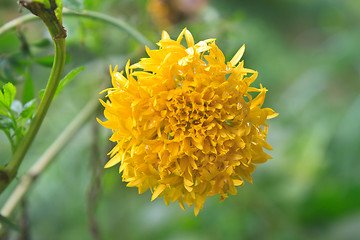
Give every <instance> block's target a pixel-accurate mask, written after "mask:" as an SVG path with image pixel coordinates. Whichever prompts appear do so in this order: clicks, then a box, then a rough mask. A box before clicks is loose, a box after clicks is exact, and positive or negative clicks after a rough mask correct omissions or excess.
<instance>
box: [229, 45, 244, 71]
mask: <svg viewBox="0 0 360 240" xmlns="http://www.w3.org/2000/svg"><path fill="white" fill-rule="evenodd" d="M244 52H245V44H244V45H242V47H241V48H240V49H239V51H237V53H236V54H235V55H234V57H233V58H232V59H231V61H230V64H231V66H235V65H236V64H237V63H238V62H239V61H240V59H241V58H242V56H243V55H244Z"/></svg>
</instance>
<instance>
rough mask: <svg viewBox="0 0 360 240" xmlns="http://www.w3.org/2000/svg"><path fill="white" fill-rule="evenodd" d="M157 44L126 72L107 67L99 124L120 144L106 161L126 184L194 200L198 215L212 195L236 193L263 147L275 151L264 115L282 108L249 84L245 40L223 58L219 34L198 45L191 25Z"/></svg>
mask: <svg viewBox="0 0 360 240" xmlns="http://www.w3.org/2000/svg"><path fill="white" fill-rule="evenodd" d="M183 37H185V39H186V43H187V47H184V46H183V45H182V44H181V40H182V39H183ZM158 45H159V47H160V48H159V49H158V50H150V49H148V48H146V51H147V53H148V55H149V58H143V59H141V60H140V62H138V63H136V64H134V65H132V66H130V63H129V62H128V63H127V65H126V68H125V72H126V75H124V73H123V72H120V73H119V72H117V67H115V70H114V71H112V70H111V68H110V72H111V76H112V84H113V87H112V88H110V89H107V90H106V91H107V93H108V94H107V97H108V98H109V100H108V101H107V102H103V101H101V102H102V104H103V106H104V107H105V110H104V115H105V117H106V118H107V121H105V122H101V124H102V125H103V126H104V127H107V128H109V129H112V133H113V134H112V136H111V138H110V140H111V141H113V142H116V143H117V144H116V146H115V147H114V148H113V150H112V151H111V152H110V153H109V154H110V157H111V159H110V161H109V162H108V163H107V164H106V166H105V167H106V168H108V167H112V166H114V165H116V164H118V163H120V170H119V171H120V173H121V172H122V178H123V181H125V182H128V184H127V186H128V187H138V189H139V193H143V192H145V191H146V190H147V189H150V190H151V191H152V193H153V194H152V200H154V199H155V198H157V197H163V198H164V200H165V203H166V204H169V203H170V202H174V201H178V202H179V204H180V206H181V208H183V209H185V207H184V203H186V204H188V205H189V206H191V205H194V204H195V208H194V210H195V215H197V214H198V212H199V210H200V209H202V208H203V204H204V202H205V199H206V198H207V197H210V196H213V195H217V194H220V200H223V199H224V198H226V197H227V196H228V193H230V194H236V188H235V187H236V186H242V185H243V184H244V180H247V181H249V182H252V179H251V174H252V172H253V171H254V169H255V168H256V164H259V163H264V162H265V161H267V160H268V159H269V158H271V157H270V156H269V155H268V154H267V153H265V152H264V150H263V148H266V149H269V150H270V149H271V146H270V145H269V144H268V143H267V142H266V141H265V139H266V136H267V130H268V124H267V123H266V120H267V119H270V118H273V117H275V116H277V113H275V112H274V111H273V110H272V109H270V108H261V107H262V104H263V102H264V99H265V94H266V91H267V90H266V89H265V88H263V87H262V86H261V85H260V88H255V87H250V84H251V83H252V82H253V81H254V80H255V79H256V77H257V75H258V74H257V72H256V71H254V70H251V69H247V68H244V61H241V62H239V61H240V59H241V57H242V55H243V53H244V50H245V46H242V47H241V48H240V50H239V51H238V52H237V53H236V54H235V56H234V57H233V58H232V59H231V61H230V62H227V63H225V57H224V55H223V53H222V52H221V50H220V49H219V48H218V47H217V46H216V44H215V39H208V40H204V41H200V42H198V43H196V44H195V42H194V39H193V37H192V35H191V33H190V32H189V31H188V30H186V29H184V30H183V31H182V32H181V34H180V35H179V37H178V38H177V40H172V39H170V37H169V35H168V34H167V33H166V32H165V31H164V32H163V34H162V38H161V40H160V42H159V43H158ZM139 69H142V70H139ZM250 92H254V93H255V95H256V96H255V97H253V95H254V94H250Z"/></svg>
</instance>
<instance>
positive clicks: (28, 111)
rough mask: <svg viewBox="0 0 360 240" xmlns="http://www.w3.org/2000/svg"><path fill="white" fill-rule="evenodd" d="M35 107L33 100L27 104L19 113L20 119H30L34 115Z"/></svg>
mask: <svg viewBox="0 0 360 240" xmlns="http://www.w3.org/2000/svg"><path fill="white" fill-rule="evenodd" d="M35 107H36V101H35V99H33V100H31V101H29V102H27V103H26V104H25V105H24V108H23V111H22V112H21V113H20V117H22V118H23V119H28V118H31V117H32V115H33V113H34V110H35Z"/></svg>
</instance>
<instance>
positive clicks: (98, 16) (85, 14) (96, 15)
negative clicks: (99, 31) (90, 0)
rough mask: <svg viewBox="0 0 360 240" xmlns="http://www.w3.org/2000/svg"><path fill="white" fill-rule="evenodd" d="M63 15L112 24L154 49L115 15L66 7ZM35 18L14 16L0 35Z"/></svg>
mask: <svg viewBox="0 0 360 240" xmlns="http://www.w3.org/2000/svg"><path fill="white" fill-rule="evenodd" d="M63 16H64V17H66V16H73V17H74V16H75V17H82V18H88V19H93V20H98V21H102V22H104V23H107V24H110V25H113V26H115V27H116V28H118V29H120V30H123V31H125V32H126V33H128V34H129V36H131V37H132V38H134V39H135V40H136V41H137V42H138V43H140V44H141V45H146V46H148V47H149V48H150V49H154V44H153V43H152V42H150V41H149V40H148V39H147V38H146V37H145V36H144V35H142V34H141V33H140V32H139V31H138V30H136V29H135V28H134V27H132V26H131V25H130V24H128V23H127V22H125V21H123V20H121V19H118V18H115V17H110V16H108V15H105V14H103V13H100V12H94V11H89V10H82V11H73V10H70V9H66V8H64V10H63ZM35 20H38V18H37V17H36V16H35V15H32V14H26V15H23V16H21V17H18V18H15V19H14V20H12V21H10V22H7V23H6V24H4V25H3V26H1V27H0V35H2V34H4V33H5V32H7V31H9V30H11V29H14V28H16V27H17V26H19V25H21V24H23V23H27V22H32V21H35Z"/></svg>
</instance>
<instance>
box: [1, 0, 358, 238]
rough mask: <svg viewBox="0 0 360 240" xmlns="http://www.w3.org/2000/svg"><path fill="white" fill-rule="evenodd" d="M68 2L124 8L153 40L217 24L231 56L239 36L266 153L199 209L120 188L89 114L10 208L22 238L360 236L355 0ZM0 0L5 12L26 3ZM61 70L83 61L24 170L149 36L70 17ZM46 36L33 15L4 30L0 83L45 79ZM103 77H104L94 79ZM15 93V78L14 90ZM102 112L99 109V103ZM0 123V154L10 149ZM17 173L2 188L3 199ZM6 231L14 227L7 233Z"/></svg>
mask: <svg viewBox="0 0 360 240" xmlns="http://www.w3.org/2000/svg"><path fill="white" fill-rule="evenodd" d="M64 5H65V7H68V8H70V9H75V10H76V9H88V10H94V11H99V12H102V13H104V14H107V15H110V16H113V17H116V18H120V19H123V20H125V21H126V22H128V23H129V24H131V25H132V26H134V27H135V28H137V29H138V30H139V31H140V32H142V33H143V34H144V35H145V36H146V37H147V38H149V39H150V40H151V41H152V42H154V43H156V42H157V41H158V40H159V38H160V35H161V30H162V29H166V30H168V32H169V33H170V35H171V36H172V37H173V38H175V37H177V35H178V34H179V33H180V31H181V30H182V29H183V28H184V27H185V26H186V27H188V29H189V30H190V31H191V32H192V34H193V35H194V37H195V40H196V41H200V40H203V39H206V38H216V39H217V40H216V41H217V44H218V45H219V47H220V49H222V50H223V52H224V54H225V56H226V59H227V60H230V59H231V57H232V56H233V54H235V53H236V51H237V50H238V49H239V48H240V47H241V46H242V44H244V43H245V44H246V51H245V55H244V59H245V66H246V67H248V68H251V69H255V70H257V71H259V77H258V79H257V81H256V82H255V85H257V86H259V84H260V83H262V84H263V85H264V86H265V87H266V88H268V89H269V92H268V95H267V99H266V103H265V105H266V106H268V107H272V108H273V109H275V111H277V112H279V113H280V115H279V117H277V118H275V119H272V120H269V123H270V130H269V134H268V141H269V143H270V144H271V145H272V146H273V147H274V150H273V151H271V153H270V154H271V155H272V156H273V159H272V160H269V161H268V162H267V163H265V164H262V165H260V166H259V167H258V168H257V169H256V171H255V172H254V174H253V180H254V184H250V183H246V184H245V186H244V187H242V188H239V189H238V194H237V195H236V196H230V197H229V198H228V199H226V200H225V201H224V202H223V203H221V204H219V203H218V200H219V199H218V197H212V198H208V199H207V200H206V203H205V207H204V209H203V210H202V211H200V214H199V215H198V216H197V217H195V216H194V214H193V209H191V208H190V209H187V210H186V211H185V212H184V211H182V210H181V209H180V207H179V206H178V205H177V204H176V203H174V204H171V205H170V206H166V205H165V203H164V202H163V200H162V199H157V200H155V201H154V202H150V199H151V193H150V192H149V191H148V192H146V193H144V194H142V195H138V193H137V189H135V188H126V187H125V185H126V184H124V183H122V181H121V176H120V175H118V169H117V167H113V168H110V169H103V168H102V167H103V165H104V163H105V162H106V161H107V156H106V153H107V152H108V150H109V149H111V144H110V143H109V141H108V137H109V134H110V132H109V131H108V130H106V129H104V128H103V127H101V126H99V124H97V123H96V121H95V115H94V117H93V119H92V120H91V121H89V122H88V123H86V124H84V127H83V128H82V130H81V131H80V132H78V133H77V134H76V136H75V137H74V138H73V139H72V140H71V142H69V144H68V145H67V147H66V148H65V149H64V150H63V151H62V152H61V153H60V154H59V155H58V156H57V157H56V159H54V161H53V163H52V164H51V166H50V167H49V168H48V169H47V170H46V171H45V172H43V174H42V175H41V176H40V178H38V179H37V181H36V183H35V184H34V186H33V187H32V189H31V191H30V192H29V194H28V195H27V197H26V199H25V201H24V202H23V203H22V204H21V205H22V206H19V207H18V208H17V211H16V212H15V213H14V214H13V216H12V218H11V219H12V220H13V221H14V222H16V223H19V224H20V223H22V224H21V226H22V227H23V228H24V229H26V234H25V235H26V237H29V238H22V239H36V240H48V239H52V240H60V239H61V240H63V239H170V240H182V239H188V240H207V239H209V240H210V239H211V240H212V239H214V240H217V239H276V240H281V239H284V240H285V239H319V240H321V239H324V240H325V239H327V240H328V239H334V240H337V239H345V240H357V239H360V159H359V155H360V48H359V43H360V1H358V0H342V1H339V0H317V1H313V0H272V1H269V0H258V1H251V0H232V1H230V0H227V1H225V0H224V1H215V0H213V1H210V0H209V1H206V0H192V1H191V0H171V1H170V0H168V1H166V0H151V1H146V0H137V1H133V0H121V1H118V0H117V1H115V0H108V1H97V0H66V1H64ZM19 9H20V7H19V6H18V5H17V4H16V2H15V1H13V0H1V3H0V24H1V25H2V24H4V23H6V22H7V21H9V20H11V19H13V18H16V17H18V16H20V15H22V14H25V13H27V10H25V9H22V10H21V11H20V10H19ZM64 25H65V27H66V29H67V31H68V38H67V53H68V61H67V65H66V68H65V72H68V71H70V70H71V69H73V68H75V67H79V66H85V70H84V71H82V72H81V73H80V74H79V75H78V76H77V77H76V78H75V79H74V80H73V81H72V82H71V83H70V84H69V85H68V86H67V87H66V88H65V89H64V90H63V92H62V93H61V94H60V95H59V96H57V97H56V99H55V100H54V102H53V104H52V107H51V109H50V111H49V113H48V115H47V117H46V119H45V122H44V124H43V126H42V128H41V130H40V132H39V134H38V136H37V137H36V140H35V142H34V144H33V145H32V147H31V149H30V151H29V153H28V155H27V157H26V158H25V160H24V163H23V165H22V166H21V168H20V173H19V175H21V174H22V173H24V172H25V171H26V170H27V169H29V167H30V166H31V165H32V164H33V163H34V162H35V161H36V160H37V159H38V158H39V157H40V156H41V154H42V153H43V152H44V151H45V150H46V149H47V148H48V147H49V145H50V143H51V142H52V141H54V139H55V138H56V137H57V136H58V135H59V134H60V133H61V132H62V131H63V129H64V128H65V127H66V126H67V124H69V122H70V121H71V120H72V119H73V118H74V117H75V116H76V115H77V113H78V112H79V111H80V110H81V109H82V108H83V107H84V105H85V104H86V103H87V102H88V101H89V99H92V98H97V97H99V95H98V92H99V91H100V90H101V88H103V87H104V84H105V85H106V84H108V83H109V82H110V79H109V73H108V66H109V65H110V64H112V65H113V66H114V65H119V67H120V68H123V66H124V63H125V62H126V61H127V59H129V58H130V59H132V62H135V61H137V60H138V59H139V58H140V57H142V56H145V53H144V48H143V46H141V45H139V44H138V43H137V42H136V41H134V40H133V39H132V38H130V37H129V36H128V35H127V34H126V33H124V32H122V31H120V30H119V29H116V28H114V27H113V26H110V25H106V24H104V23H102V22H98V21H94V20H88V19H79V18H75V17H64ZM52 54H53V46H52V43H51V41H50V40H49V35H48V34H47V32H46V29H45V27H44V26H43V24H42V23H41V22H40V21H37V22H31V23H27V24H24V25H22V26H21V27H20V28H18V29H17V30H16V31H11V32H8V33H6V34H4V35H1V36H0V79H1V85H3V84H4V83H5V82H9V81H11V82H13V83H15V84H17V86H18V88H19V89H21V87H22V86H23V85H24V82H26V79H27V78H31V79H33V82H34V86H33V88H34V92H36V93H37V92H38V91H40V90H41V89H43V88H45V84H46V80H47V78H48V75H49V72H50V69H51V68H50V67H49V65H50V66H51V60H52ZM101 86H102V87H101ZM17 97H18V98H21V92H19V93H18V96H17ZM98 115H99V116H100V117H101V116H102V115H101V109H100V110H99V112H98ZM10 154H11V151H10V145H9V144H8V142H7V139H6V137H5V135H4V134H3V133H2V132H0V162H1V164H2V165H3V164H5V163H6V162H7V161H8V159H9V157H10ZM18 182H19V178H18V179H15V181H14V182H13V183H12V185H11V186H10V187H9V188H8V189H7V190H6V191H5V193H4V194H2V195H1V196H0V204H1V206H2V205H3V204H4V203H5V201H6V199H7V197H8V196H9V195H10V193H11V191H12V190H13V189H14V187H15V186H16V184H17V183H18ZM9 236H10V239H20V238H19V237H20V235H19V234H17V233H14V232H11V233H10V235H9Z"/></svg>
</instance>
